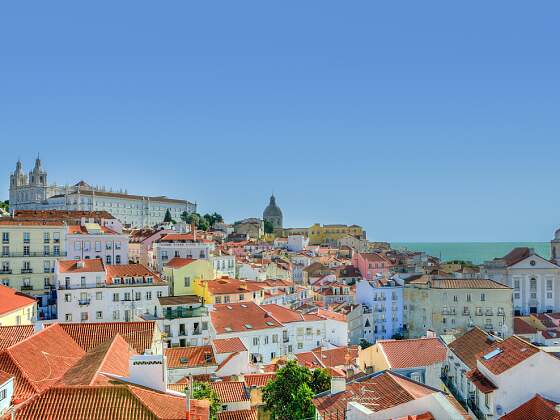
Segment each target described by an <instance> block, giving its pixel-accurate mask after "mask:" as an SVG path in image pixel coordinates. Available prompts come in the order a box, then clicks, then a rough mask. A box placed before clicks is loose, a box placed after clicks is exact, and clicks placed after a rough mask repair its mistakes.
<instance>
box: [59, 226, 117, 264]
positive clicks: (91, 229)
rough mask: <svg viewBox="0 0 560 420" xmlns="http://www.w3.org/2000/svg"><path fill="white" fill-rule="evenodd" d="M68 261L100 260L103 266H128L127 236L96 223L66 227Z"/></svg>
mask: <svg viewBox="0 0 560 420" xmlns="http://www.w3.org/2000/svg"><path fill="white" fill-rule="evenodd" d="M66 241H67V242H66V244H67V249H68V259H73V260H89V259H95V258H101V259H102V260H103V262H104V263H105V264H128V235H127V234H125V233H119V232H116V231H114V230H112V229H110V228H108V227H106V226H101V225H99V224H97V223H82V224H80V225H70V226H68V231H67V235H66Z"/></svg>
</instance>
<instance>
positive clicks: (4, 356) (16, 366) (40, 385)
mask: <svg viewBox="0 0 560 420" xmlns="http://www.w3.org/2000/svg"><path fill="white" fill-rule="evenodd" d="M84 354H85V352H84V351H83V350H82V349H81V348H80V347H79V346H78V345H77V344H76V343H75V342H74V340H72V338H71V337H70V336H69V335H68V334H66V332H65V331H64V330H63V329H62V328H60V326H58V325H56V324H55V325H52V326H50V327H48V328H45V329H43V330H42V331H39V332H38V333H36V334H34V335H32V336H31V337H28V338H26V339H24V340H23V341H20V342H19V343H17V344H14V345H13V346H11V347H8V348H7V349H5V350H3V351H2V352H1V353H0V370H2V371H4V372H7V373H9V374H11V375H14V376H15V378H16V383H15V390H14V399H15V400H18V401H23V400H25V399H27V398H29V397H31V396H32V395H33V394H35V393H38V392H41V391H44V390H46V389H48V388H49V387H51V386H53V385H55V384H56V383H57V382H58V381H59V380H60V379H61V378H62V377H63V376H64V374H65V373H66V372H67V371H68V369H70V368H71V367H72V366H73V365H74V364H75V363H76V362H77V361H78V360H80V359H81V358H82V357H83V355H84Z"/></svg>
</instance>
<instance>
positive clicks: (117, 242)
mask: <svg viewBox="0 0 560 420" xmlns="http://www.w3.org/2000/svg"><path fill="white" fill-rule="evenodd" d="M115 249H121V242H120V241H116V242H115Z"/></svg>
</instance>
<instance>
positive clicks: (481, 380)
mask: <svg viewBox="0 0 560 420" xmlns="http://www.w3.org/2000/svg"><path fill="white" fill-rule="evenodd" d="M467 378H469V379H470V380H471V383H472V384H473V385H474V386H475V387H476V388H478V390H479V391H480V392H482V393H483V394H489V393H490V392H493V391H495V390H496V389H498V388H497V387H496V385H494V384H493V383H492V381H490V380H489V379H488V378H487V377H486V376H484V375H483V374H482V372H481V371H480V370H478V369H473V370H470V371H469V372H467Z"/></svg>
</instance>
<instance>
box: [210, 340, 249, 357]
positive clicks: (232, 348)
mask: <svg viewBox="0 0 560 420" xmlns="http://www.w3.org/2000/svg"><path fill="white" fill-rule="evenodd" d="M212 346H213V347H214V350H215V351H216V353H217V354H222V353H235V352H241V351H247V348H246V347H245V345H244V344H243V342H242V341H241V340H240V339H239V337H233V338H216V339H215V340H214V341H212Z"/></svg>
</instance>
